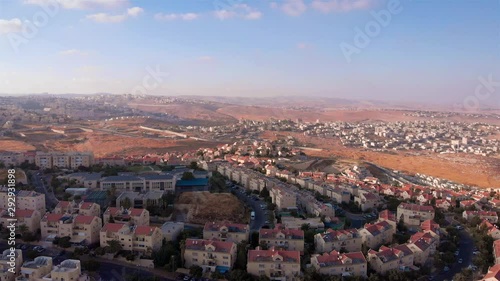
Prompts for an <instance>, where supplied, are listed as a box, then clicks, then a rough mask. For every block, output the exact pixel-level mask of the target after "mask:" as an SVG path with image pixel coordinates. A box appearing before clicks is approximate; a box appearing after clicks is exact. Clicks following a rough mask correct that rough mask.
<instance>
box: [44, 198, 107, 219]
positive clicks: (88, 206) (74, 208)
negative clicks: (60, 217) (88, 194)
mask: <svg viewBox="0 0 500 281" xmlns="http://www.w3.org/2000/svg"><path fill="white" fill-rule="evenodd" d="M53 213H54V214H79V215H84V216H96V217H100V216H101V206H99V204H96V203H92V202H83V201H81V202H79V203H77V202H75V201H59V203H57V205H56V207H55V208H54V211H53Z"/></svg>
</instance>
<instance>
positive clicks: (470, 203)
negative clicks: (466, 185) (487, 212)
mask: <svg viewBox="0 0 500 281" xmlns="http://www.w3.org/2000/svg"><path fill="white" fill-rule="evenodd" d="M475 203H476V201H474V200H463V201H460V204H459V205H460V207H461V208H464V209H468V208H471V207H472V206H474V204H475Z"/></svg>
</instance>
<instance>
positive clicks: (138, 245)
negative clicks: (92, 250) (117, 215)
mask: <svg viewBox="0 0 500 281" xmlns="http://www.w3.org/2000/svg"><path fill="white" fill-rule="evenodd" d="M112 240H116V241H118V242H120V244H121V246H122V248H123V249H124V250H129V251H135V252H150V251H157V250H159V249H160V248H161V245H162V241H163V234H162V232H161V230H160V229H159V228H158V227H154V226H147V225H127V224H123V223H106V224H105V225H104V226H103V227H102V229H101V231H100V244H101V247H106V246H108V245H109V241H112Z"/></svg>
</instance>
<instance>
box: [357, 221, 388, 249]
mask: <svg viewBox="0 0 500 281" xmlns="http://www.w3.org/2000/svg"><path fill="white" fill-rule="evenodd" d="M394 233H396V228H394V227H393V226H392V225H391V224H390V223H388V222H386V221H380V222H376V223H374V224H365V226H364V228H362V229H360V230H359V234H360V235H361V238H362V241H363V243H364V244H365V245H366V246H367V247H368V248H370V249H376V248H378V247H380V245H383V244H387V243H390V242H392V236H393V235H394Z"/></svg>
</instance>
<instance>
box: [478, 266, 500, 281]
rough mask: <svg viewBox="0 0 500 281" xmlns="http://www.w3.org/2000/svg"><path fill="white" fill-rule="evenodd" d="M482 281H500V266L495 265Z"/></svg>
mask: <svg viewBox="0 0 500 281" xmlns="http://www.w3.org/2000/svg"><path fill="white" fill-rule="evenodd" d="M480 281H500V264H495V265H494V266H492V267H490V268H489V269H488V272H487V273H486V275H485V276H484V277H483V279H481V280H480Z"/></svg>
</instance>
